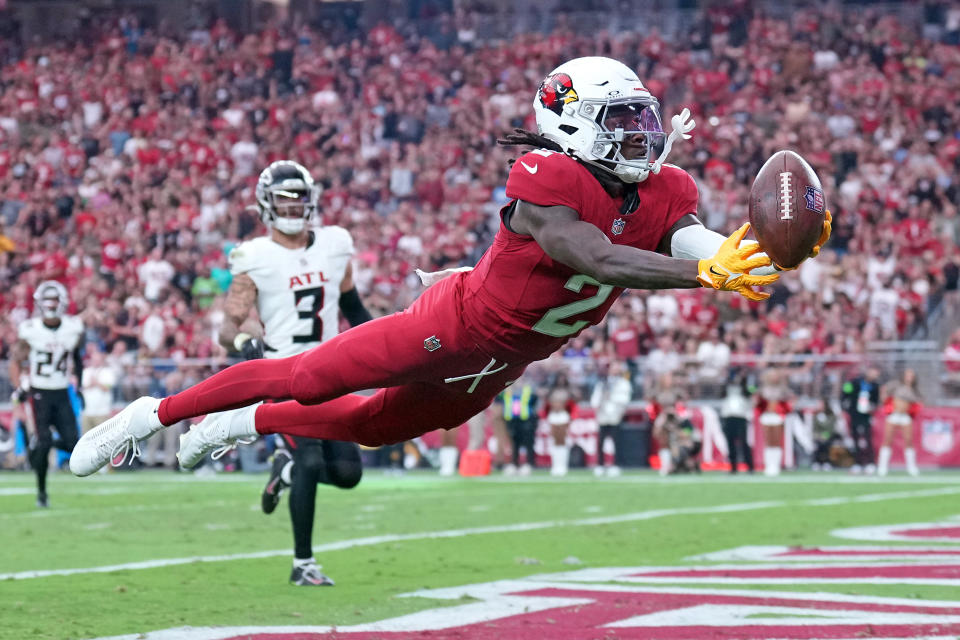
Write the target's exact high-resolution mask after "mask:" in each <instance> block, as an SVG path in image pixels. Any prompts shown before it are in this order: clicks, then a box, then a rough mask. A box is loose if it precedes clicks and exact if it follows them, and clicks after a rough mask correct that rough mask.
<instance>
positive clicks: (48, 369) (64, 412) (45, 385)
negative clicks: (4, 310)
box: [9, 280, 83, 507]
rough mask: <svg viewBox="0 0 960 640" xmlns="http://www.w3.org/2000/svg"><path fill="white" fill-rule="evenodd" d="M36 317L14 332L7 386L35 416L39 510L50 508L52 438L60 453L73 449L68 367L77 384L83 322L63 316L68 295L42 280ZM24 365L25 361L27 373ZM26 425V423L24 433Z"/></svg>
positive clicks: (32, 453)
mask: <svg viewBox="0 0 960 640" xmlns="http://www.w3.org/2000/svg"><path fill="white" fill-rule="evenodd" d="M33 300H34V310H35V312H36V314H38V315H36V316H35V317H33V318H28V319H27V320H24V321H23V322H21V323H20V326H19V327H18V328H17V334H18V338H19V339H18V340H17V342H16V343H15V344H14V346H13V350H12V352H11V355H10V365H9V366H10V370H9V372H10V383H11V384H14V385H19V386H18V387H17V391H16V392H14V399H15V400H17V401H19V402H24V401H29V404H30V408H31V409H32V411H33V423H34V424H33V428H32V431H33V432H32V433H28V436H29V439H30V445H29V452H28V458H29V460H30V466H31V467H33V470H34V472H35V473H36V474H37V506H38V507H46V506H48V501H47V467H48V466H49V454H50V448H51V446H52V445H53V434H52V433H51V432H50V427H53V428H55V429H56V430H57V433H58V434H60V442H59V444H58V445H57V446H58V447H59V448H60V449H62V450H64V451H67V452H70V451H73V447H74V445H75V444H76V443H77V416H76V414H74V412H73V406H72V405H71V403H70V396H69V394H68V393H67V387H68V386H69V385H70V375H69V361H70V360H72V361H73V375H74V376H76V377H77V379H78V380H79V379H80V376H81V375H82V374H83V361H82V359H81V357H80V349H81V346H82V344H83V321H82V320H80V318H78V317H76V316H70V315H65V314H66V311H67V305H68V304H69V298H68V296H67V289H66V287H64V286H63V285H62V284H60V283H59V282H57V281H56V280H46V281H44V282H41V283H40V284H39V285H38V286H37V290H36V291H35V292H34V294H33ZM24 360H29V368H28V369H27V371H26V372H24V371H23V369H22V364H23V361H24ZM29 422H30V421H29V420H28V421H27V424H28V429H29V428H30V427H29Z"/></svg>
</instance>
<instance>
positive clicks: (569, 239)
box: [510, 200, 700, 289]
mask: <svg viewBox="0 0 960 640" xmlns="http://www.w3.org/2000/svg"><path fill="white" fill-rule="evenodd" d="M510 227H511V229H513V231H514V232H516V233H520V234H523V235H528V236H532V237H533V239H534V240H536V242H537V244H539V245H540V247H541V248H542V249H543V250H544V252H545V253H546V254H547V255H548V256H550V257H551V258H553V259H554V260H556V261H558V262H561V263H563V264H565V265H567V266H568V267H570V268H571V269H574V270H576V271H577V272H578V273H582V274H584V275H587V276H590V277H591V278H593V279H594V280H596V281H597V282H601V283H603V284H611V285H614V286H617V287H627V288H631V289H691V288H693V287H698V286H700V283H699V282H698V281H697V275H698V273H699V270H698V268H697V261H696V260H678V259H676V258H671V257H668V256H664V255H660V254H659V253H655V252H653V251H644V250H642V249H635V248H634V247H628V246H625V245H615V244H612V243H611V242H610V241H609V240H608V239H607V237H606V236H605V235H604V234H603V232H602V231H600V229H598V228H597V227H595V226H594V225H592V224H589V223H587V222H583V221H582V220H580V216H579V215H578V214H577V212H576V211H574V210H573V209H571V208H570V207H564V206H554V207H541V206H538V205H534V204H530V203H529V202H524V201H522V200H520V201H518V202H517V206H516V208H515V209H514V212H513V215H512V216H511V218H510Z"/></svg>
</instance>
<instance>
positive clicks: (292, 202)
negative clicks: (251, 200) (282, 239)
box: [256, 160, 320, 235]
mask: <svg viewBox="0 0 960 640" xmlns="http://www.w3.org/2000/svg"><path fill="white" fill-rule="evenodd" d="M256 197H257V210H258V211H259V212H260V220H262V221H263V223H264V224H266V225H268V226H271V227H273V228H275V229H277V230H278V231H280V232H281V233H286V234H289V235H296V234H298V233H300V232H301V231H303V229H304V227H306V224H307V221H308V220H310V218H311V217H312V216H313V214H314V213H315V212H316V211H317V200H318V198H319V197H320V189H319V188H318V187H317V185H316V184H315V183H314V182H313V178H312V177H311V176H310V172H309V171H307V169H306V168H305V167H304V166H303V165H301V164H298V163H296V162H293V161H292V160H277V161H276V162H273V163H271V164H270V166H269V167H267V168H266V169H264V170H263V171H261V172H260V178H259V180H257V189H256Z"/></svg>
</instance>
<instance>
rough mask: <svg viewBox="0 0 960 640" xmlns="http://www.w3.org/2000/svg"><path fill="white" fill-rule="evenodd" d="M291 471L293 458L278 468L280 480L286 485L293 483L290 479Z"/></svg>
mask: <svg viewBox="0 0 960 640" xmlns="http://www.w3.org/2000/svg"><path fill="white" fill-rule="evenodd" d="M292 472H293V460H291V461H290V462H288V463H287V464H285V465H283V469H281V470H280V482H282V483H283V484H285V485H287V486H288V487H289V486H290V485H291V484H293V482H292V481H291V480H290V474H291V473H292Z"/></svg>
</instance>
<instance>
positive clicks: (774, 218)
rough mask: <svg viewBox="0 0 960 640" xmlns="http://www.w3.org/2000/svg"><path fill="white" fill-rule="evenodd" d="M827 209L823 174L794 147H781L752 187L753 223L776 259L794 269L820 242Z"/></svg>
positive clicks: (769, 253) (781, 264)
mask: <svg viewBox="0 0 960 640" xmlns="http://www.w3.org/2000/svg"><path fill="white" fill-rule="evenodd" d="M826 210H827V202H826V199H825V198H824V195H823V187H821V186H820V178H818V177H817V174H816V173H815V172H814V170H813V168H811V167H810V165H809V164H807V161H806V160H804V159H803V158H801V157H800V155H799V154H797V153H795V152H793V151H777V152H776V153H775V154H773V155H772V156H770V159H769V160H767V161H766V162H765V163H764V164H763V166H762V167H760V171H759V173H757V177H756V179H755V180H754V181H753V186H752V187H751V188H750V225H751V226H752V227H753V233H754V234H755V235H756V237H757V241H758V242H759V243H760V248H761V249H763V250H764V251H765V252H766V253H767V255H768V256H770V258H771V259H772V260H773V262H774V263H775V264H776V265H777V266H779V267H782V268H784V269H792V268H793V267H796V266H797V265H798V264H800V263H801V262H803V260H804V258H806V257H807V256H808V255H809V254H810V250H811V249H813V247H814V245H816V244H817V240H818V239H819V238H820V232H821V230H822V229H823V221H824V219H825V212H826Z"/></svg>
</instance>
